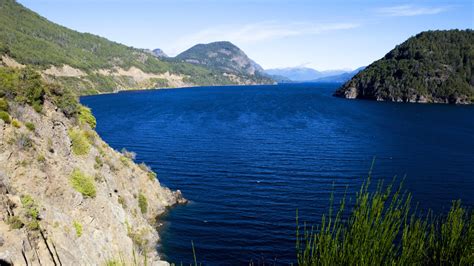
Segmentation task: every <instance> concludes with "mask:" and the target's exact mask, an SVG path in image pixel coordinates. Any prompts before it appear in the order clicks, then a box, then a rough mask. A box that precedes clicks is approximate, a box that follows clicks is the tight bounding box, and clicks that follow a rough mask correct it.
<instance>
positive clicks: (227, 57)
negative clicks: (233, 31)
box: [175, 42, 274, 84]
mask: <svg viewBox="0 0 474 266" xmlns="http://www.w3.org/2000/svg"><path fill="white" fill-rule="evenodd" d="M175 60H177V61H180V62H186V63H191V64H194V65H200V66H205V67H206V68H209V69H212V70H215V71H218V72H223V73H224V74H225V75H226V76H227V77H229V78H231V79H232V80H234V81H241V82H239V83H244V84H260V83H268V84H272V83H274V81H273V80H272V79H271V78H269V77H268V76H267V75H265V74H264V71H263V69H262V67H261V66H259V65H258V64H257V63H255V62H254V61H253V60H251V59H250V58H249V57H248V56H247V55H246V54H245V53H244V52H243V51H242V50H241V49H240V48H239V47H237V46H235V45H234V44H232V43H230V42H213V43H208V44H198V45H195V46H193V47H191V48H189V49H188V50H186V51H184V52H182V53H181V54H179V55H177V56H176V58H175Z"/></svg>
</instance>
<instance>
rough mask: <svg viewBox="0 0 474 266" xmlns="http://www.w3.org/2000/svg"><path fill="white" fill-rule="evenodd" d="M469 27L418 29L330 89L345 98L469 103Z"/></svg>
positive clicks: (472, 56)
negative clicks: (335, 88)
mask: <svg viewBox="0 0 474 266" xmlns="http://www.w3.org/2000/svg"><path fill="white" fill-rule="evenodd" d="M473 62H474V31H472V30H448V31H428V32H422V33H420V34H418V35H416V36H414V37H412V38H410V39H408V40H407V41H405V42H404V43H402V44H400V45H398V46H397V47H395V48H394V49H393V50H392V51H390V52H389V53H388V54H387V55H385V57H384V58H382V59H380V60H378V61H376V62H374V63H372V64H371V65H369V66H368V67H367V68H365V69H364V70H363V71H361V72H359V73H358V74H357V75H355V76H354V77H353V78H352V79H351V80H349V81H348V82H347V83H345V84H344V85H343V86H342V87H341V88H340V89H339V90H337V91H336V92H335V94H334V95H335V96H338V97H344V98H348V99H355V98H358V99H371V100H377V101H396V102H420V103H429V102H433V103H456V104H469V103H473V102H474V70H473Z"/></svg>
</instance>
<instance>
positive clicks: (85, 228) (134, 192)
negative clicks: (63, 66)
mask: <svg viewBox="0 0 474 266" xmlns="http://www.w3.org/2000/svg"><path fill="white" fill-rule="evenodd" d="M10 109H11V110H10V113H11V114H12V116H13V118H15V119H17V120H18V121H20V127H15V126H13V125H12V124H5V123H3V121H1V120H0V238H1V239H2V241H0V242H1V243H2V245H0V259H3V260H5V261H9V262H12V263H13V264H15V265H25V264H28V265H40V264H41V265H60V264H62V265H103V264H105V263H106V262H110V261H123V262H125V263H127V264H130V263H132V258H133V257H134V256H135V257H136V258H137V261H138V262H139V263H140V264H141V263H142V262H143V261H144V260H145V257H146V259H147V261H148V264H150V265H161V264H166V262H163V261H161V260H160V257H159V254H157V252H156V248H155V245H156V242H157V241H158V239H159V237H158V233H157V230H156V227H155V223H156V218H157V217H158V216H159V215H160V214H162V213H163V212H164V211H165V209H166V208H167V207H169V206H173V205H175V204H179V203H184V202H185V200H184V198H183V197H182V195H181V192H180V191H171V190H169V189H168V188H165V187H163V186H161V185H160V183H159V181H158V180H157V179H156V176H154V175H153V174H151V173H150V172H149V170H148V169H147V168H146V167H144V166H139V165H137V164H135V163H133V161H132V160H130V159H127V158H126V157H124V155H123V154H121V153H119V152H117V151H115V150H113V149H112V148H110V147H109V146H108V145H107V144H106V143H105V142H104V141H102V140H101V139H100V137H99V136H98V135H97V134H96V133H95V131H93V130H92V129H90V128H89V126H87V125H81V126H78V123H77V122H76V121H72V120H70V119H68V118H66V117H65V116H64V115H63V114H62V113H61V112H59V111H57V110H56V108H55V107H54V106H53V105H51V104H50V103H48V102H46V103H45V107H44V108H43V114H38V113H36V112H35V111H34V110H33V109H32V108H31V107H23V106H17V105H13V106H11V107H10ZM26 122H31V123H33V124H34V125H35V129H34V130H33V131H31V130H28V129H27V128H26V127H25V126H24V124H25V123H26ZM71 129H76V130H82V132H84V133H85V135H87V138H88V141H89V143H90V150H89V151H88V152H87V153H86V154H85V155H75V153H74V152H73V150H72V142H71V138H70V136H69V132H70V130H71ZM75 169H79V170H80V172H81V173H82V174H83V175H85V176H88V177H89V178H90V180H92V183H93V186H94V187H95V190H96V195H95V196H94V197H90V196H89V197H88V196H86V195H84V193H80V192H79V191H78V190H77V189H75V188H73V185H72V179H71V173H72V172H73V171H74V170H75ZM26 199H31V201H27V200H26ZM143 199H145V200H143ZM143 201H146V205H147V206H146V207H145V208H144V207H143V205H144V203H143ZM31 202H33V203H31ZM140 202H141V203H140Z"/></svg>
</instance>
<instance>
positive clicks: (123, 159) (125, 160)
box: [120, 156, 130, 166]
mask: <svg viewBox="0 0 474 266" xmlns="http://www.w3.org/2000/svg"><path fill="white" fill-rule="evenodd" d="M120 161H121V162H122V164H123V165H125V166H129V165H130V159H128V158H127V157H125V156H120Z"/></svg>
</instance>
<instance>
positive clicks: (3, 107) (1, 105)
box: [0, 98, 8, 112]
mask: <svg viewBox="0 0 474 266" xmlns="http://www.w3.org/2000/svg"><path fill="white" fill-rule="evenodd" d="M0 111H4V112H8V102H7V100H5V99H3V98H0Z"/></svg>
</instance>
